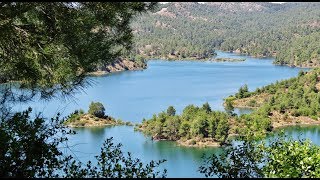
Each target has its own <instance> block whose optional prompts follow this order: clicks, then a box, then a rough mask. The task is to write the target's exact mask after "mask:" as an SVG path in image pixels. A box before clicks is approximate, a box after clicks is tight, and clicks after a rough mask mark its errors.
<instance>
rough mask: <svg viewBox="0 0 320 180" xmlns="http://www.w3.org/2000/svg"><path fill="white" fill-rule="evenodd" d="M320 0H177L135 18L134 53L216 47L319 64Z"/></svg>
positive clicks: (191, 53) (189, 53)
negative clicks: (286, 0)
mask: <svg viewBox="0 0 320 180" xmlns="http://www.w3.org/2000/svg"><path fill="white" fill-rule="evenodd" d="M319 17H320V4H319V3H312V2H307V3H284V4H272V3H267V2H243V3H235V2H209V3H205V4H199V3H191V2H189V3H186V2H174V3H167V4H163V5H160V6H159V8H158V11H156V12H149V13H148V14H146V15H143V16H139V17H137V18H136V19H135V21H133V22H132V24H131V26H132V27H133V29H134V34H135V41H134V42H135V45H134V53H138V54H142V55H146V56H148V57H163V58H170V57H171V56H173V57H176V58H189V57H197V58H205V57H208V56H210V55H212V54H210V53H213V50H214V49H220V50H224V51H234V52H238V53H244V54H248V55H252V56H259V57H260V56H276V61H275V63H276V64H286V65H295V66H317V65H318V63H319V60H320V58H319V57H320V55H319V54H320V52H319V43H318V42H319V41H318V40H319V38H320V33H319V32H320V18H319Z"/></svg>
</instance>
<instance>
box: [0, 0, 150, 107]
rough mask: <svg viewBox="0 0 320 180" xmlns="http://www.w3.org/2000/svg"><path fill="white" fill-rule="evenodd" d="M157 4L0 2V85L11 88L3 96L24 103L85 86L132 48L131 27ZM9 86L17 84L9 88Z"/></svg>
mask: <svg viewBox="0 0 320 180" xmlns="http://www.w3.org/2000/svg"><path fill="white" fill-rule="evenodd" d="M155 4H156V3H143V2H107V3H105V2H77V3H74V2H51V3H41V2H40V3H38V2H1V3H0V11H1V15H0V17H1V18H0V19H1V20H0V24H1V26H0V36H1V40H0V72H1V73H0V76H1V78H0V79H1V82H2V83H3V82H7V83H9V84H6V85H5V87H6V88H2V89H1V90H2V91H1V95H3V96H6V97H7V98H6V100H7V101H9V100H10V101H20V100H22V99H25V100H28V99H30V98H32V97H34V95H35V94H36V92H40V93H41V97H42V98H49V97H52V96H54V95H55V94H56V93H61V94H62V95H68V94H71V93H72V92H74V91H75V90H77V89H78V88H81V87H83V86H85V85H86V84H87V81H85V74H86V73H87V72H90V71H91V70H92V69H93V68H94V67H95V66H97V65H98V64H101V63H107V62H112V61H114V59H115V57H118V56H119V55H120V54H121V53H122V52H123V49H130V48H131V44H132V36H133V34H132V30H131V28H130V26H129V23H130V21H131V20H132V18H133V17H134V16H135V15H137V14H138V13H141V12H145V11H147V10H150V9H153V8H154V7H155ZM66 17H68V18H66ZM12 81H19V83H16V84H14V87H12ZM12 88H15V89H17V88H23V89H24V88H28V90H31V92H29V93H24V92H21V93H18V92H16V91H14V90H12Z"/></svg>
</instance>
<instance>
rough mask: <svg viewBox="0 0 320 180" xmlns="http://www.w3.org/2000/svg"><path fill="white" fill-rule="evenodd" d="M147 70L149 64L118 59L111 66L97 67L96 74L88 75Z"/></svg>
mask: <svg viewBox="0 0 320 180" xmlns="http://www.w3.org/2000/svg"><path fill="white" fill-rule="evenodd" d="M146 68H147V63H146V62H144V61H133V60H129V59H120V58H119V59H117V60H116V61H114V62H113V63H111V64H108V65H104V66H100V67H97V69H96V70H95V71H94V72H90V73H88V75H92V76H102V75H106V74H110V73H114V72H121V71H136V70H143V69H146Z"/></svg>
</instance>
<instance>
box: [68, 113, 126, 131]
mask: <svg viewBox="0 0 320 180" xmlns="http://www.w3.org/2000/svg"><path fill="white" fill-rule="evenodd" d="M64 125H65V126H67V127H72V128H78V127H101V126H115V125H127V126H132V124H131V123H130V122H124V121H121V120H115V119H114V118H112V117H110V116H105V117H104V118H98V117H95V116H93V115H91V114H81V115H79V116H78V117H76V118H75V119H74V118H73V119H72V118H69V119H68V120H67V121H65V122H64Z"/></svg>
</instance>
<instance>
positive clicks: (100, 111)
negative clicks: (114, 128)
mask: <svg viewBox="0 0 320 180" xmlns="http://www.w3.org/2000/svg"><path fill="white" fill-rule="evenodd" d="M104 111H105V108H104V106H103V105H102V104H101V103H100V102H96V103H95V102H91V104H90V106H89V111H88V113H89V114H92V115H94V116H96V117H98V118H103V117H104V116H105V114H104Z"/></svg>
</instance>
